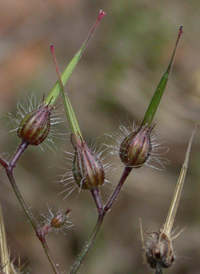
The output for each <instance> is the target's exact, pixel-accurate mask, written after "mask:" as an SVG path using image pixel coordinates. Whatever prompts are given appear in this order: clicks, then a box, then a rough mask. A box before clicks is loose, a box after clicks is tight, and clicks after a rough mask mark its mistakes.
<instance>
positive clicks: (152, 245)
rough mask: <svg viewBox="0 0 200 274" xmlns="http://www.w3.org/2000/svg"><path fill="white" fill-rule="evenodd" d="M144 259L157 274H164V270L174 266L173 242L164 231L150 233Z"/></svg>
mask: <svg viewBox="0 0 200 274" xmlns="http://www.w3.org/2000/svg"><path fill="white" fill-rule="evenodd" d="M144 249H145V252H144V258H145V259H146V262H147V264H149V265H150V267H151V268H155V269H156V274H158V273H162V268H169V267H171V266H172V265H173V264H174V261H175V255H174V252H173V245H172V240H171V239H170V238H169V237H168V236H167V235H166V234H165V233H163V232H162V231H159V232H152V233H149V240H148V241H147V243H146V246H145V247H144Z"/></svg>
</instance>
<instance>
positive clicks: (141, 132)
mask: <svg viewBox="0 0 200 274" xmlns="http://www.w3.org/2000/svg"><path fill="white" fill-rule="evenodd" d="M153 127H154V126H153ZM153 127H150V128H147V127H144V126H141V127H140V128H139V129H138V130H136V131H134V132H132V133H131V134H129V135H128V136H127V137H125V138H124V140H123V141H122V143H121V146H120V150H119V156H120V159H121V161H122V162H123V163H124V164H125V165H126V166H131V167H135V168H138V167H141V166H142V165H143V164H144V163H145V162H146V161H147V159H148V157H149V155H150V152H151V150H152V145H151V139H150V133H151V131H152V129H153Z"/></svg>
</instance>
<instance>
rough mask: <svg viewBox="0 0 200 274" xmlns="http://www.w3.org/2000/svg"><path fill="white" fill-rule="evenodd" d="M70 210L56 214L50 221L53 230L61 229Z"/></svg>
mask: <svg viewBox="0 0 200 274" xmlns="http://www.w3.org/2000/svg"><path fill="white" fill-rule="evenodd" d="M70 211H71V210H69V209H67V211H66V212H65V213H62V212H60V213H58V214H56V215H55V216H54V217H53V218H52V220H51V227H53V228H61V227H63V226H64V225H65V222H66V219H67V214H68V213H69V212H70Z"/></svg>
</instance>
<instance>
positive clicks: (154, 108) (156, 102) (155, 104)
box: [142, 26, 183, 127]
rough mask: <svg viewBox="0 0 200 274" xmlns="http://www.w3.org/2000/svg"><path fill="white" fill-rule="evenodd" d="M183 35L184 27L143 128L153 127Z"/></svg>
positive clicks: (150, 105)
mask: <svg viewBox="0 0 200 274" xmlns="http://www.w3.org/2000/svg"><path fill="white" fill-rule="evenodd" d="M182 33H183V26H181V27H180V29H179V32H178V37H177V40H176V44H175V47H174V50H173V53H172V56H171V59H170V62H169V65H168V67H167V70H166V71H165V73H164V75H163V76H162V78H161V80H160V82H159V84H158V87H157V89H156V91H155V93H154V95H153V98H152V99H151V102H150V104H149V107H148V109H147V111H146V114H145V116H144V119H143V122H142V125H143V126H145V125H146V124H148V127H150V126H151V123H152V121H153V118H154V115H155V113H156V111H157V108H158V105H159V103H160V100H161V98H162V95H163V93H164V91H165V87H166V85H167V81H168V78H169V74H170V71H171V68H172V65H173V62H174V57H175V53H176V49H177V46H178V42H179V39H180V37H181V34H182Z"/></svg>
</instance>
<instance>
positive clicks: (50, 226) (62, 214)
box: [40, 206, 73, 235]
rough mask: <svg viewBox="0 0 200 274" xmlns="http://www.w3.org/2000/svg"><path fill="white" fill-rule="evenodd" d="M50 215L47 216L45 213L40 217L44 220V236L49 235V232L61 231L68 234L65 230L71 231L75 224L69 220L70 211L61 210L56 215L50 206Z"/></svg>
mask: <svg viewBox="0 0 200 274" xmlns="http://www.w3.org/2000/svg"><path fill="white" fill-rule="evenodd" d="M48 210H49V214H48V215H45V214H44V213H40V215H41V216H42V217H43V218H44V221H43V222H42V224H43V225H42V230H43V233H44V235H47V234H48V233H49V232H54V233H56V234H57V233H58V232H59V231H61V232H62V233H63V234H66V232H65V230H68V229H70V228H71V227H72V226H73V223H72V222H71V221H69V220H67V218H68V217H69V213H70V212H71V210H70V209H67V210H65V211H63V210H62V209H61V208H59V209H58V211H57V212H56V213H55V214H54V213H53V212H52V209H51V208H50V207H49V206H48Z"/></svg>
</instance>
